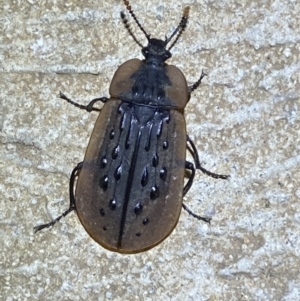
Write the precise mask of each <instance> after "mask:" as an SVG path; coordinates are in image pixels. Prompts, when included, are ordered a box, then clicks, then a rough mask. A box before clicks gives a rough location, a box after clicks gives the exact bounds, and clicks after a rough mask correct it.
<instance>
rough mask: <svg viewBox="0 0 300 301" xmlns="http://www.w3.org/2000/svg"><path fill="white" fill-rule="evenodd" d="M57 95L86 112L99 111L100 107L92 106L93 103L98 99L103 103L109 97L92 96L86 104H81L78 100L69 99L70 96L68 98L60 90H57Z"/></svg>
mask: <svg viewBox="0 0 300 301" xmlns="http://www.w3.org/2000/svg"><path fill="white" fill-rule="evenodd" d="M59 97H60V98H62V99H64V100H66V101H67V102H68V103H70V104H72V105H74V106H75V107H77V108H79V109H82V110H86V111H88V112H91V111H98V112H100V111H101V109H99V108H94V104H95V103H96V102H98V101H101V102H103V103H106V102H107V101H108V99H109V98H107V97H99V98H94V99H92V100H91V101H90V102H89V104H88V105H82V104H80V103H78V102H75V101H73V100H71V99H70V98H68V97H67V96H66V95H65V94H64V93H62V92H59Z"/></svg>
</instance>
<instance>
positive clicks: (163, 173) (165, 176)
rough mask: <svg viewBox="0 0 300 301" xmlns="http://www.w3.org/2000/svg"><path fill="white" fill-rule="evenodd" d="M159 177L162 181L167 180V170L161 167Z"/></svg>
mask: <svg viewBox="0 0 300 301" xmlns="http://www.w3.org/2000/svg"><path fill="white" fill-rule="evenodd" d="M159 177H160V178H161V179H162V180H163V181H164V180H165V179H166V178H167V168H166V167H163V168H162V169H161V170H160V171H159Z"/></svg>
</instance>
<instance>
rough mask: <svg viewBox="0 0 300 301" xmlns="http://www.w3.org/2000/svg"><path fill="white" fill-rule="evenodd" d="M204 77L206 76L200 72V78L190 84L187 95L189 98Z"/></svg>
mask: <svg viewBox="0 0 300 301" xmlns="http://www.w3.org/2000/svg"><path fill="white" fill-rule="evenodd" d="M204 76H207V74H206V73H204V72H203V70H202V72H201V75H200V78H199V79H198V80H197V81H196V82H195V83H194V84H192V85H191V86H189V95H190V96H191V94H192V92H193V91H194V90H196V89H197V88H198V87H199V86H200V84H201V81H202V79H203V77H204Z"/></svg>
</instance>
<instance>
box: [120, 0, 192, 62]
mask: <svg viewBox="0 0 300 301" xmlns="http://www.w3.org/2000/svg"><path fill="white" fill-rule="evenodd" d="M123 2H124V4H125V6H126V8H127V10H128V11H129V13H130V15H131V16H132V18H133V19H134V21H135V23H136V24H137V26H138V27H139V28H140V30H141V31H142V32H143V33H144V35H145V36H146V38H147V40H148V45H147V46H146V47H143V45H142V44H141V43H140V42H139V41H138V39H137V38H136V36H135V35H134V33H133V32H132V30H131V28H130V26H129V24H128V20H127V18H126V16H125V14H124V13H123V12H121V18H122V21H123V23H124V25H125V28H126V29H127V30H128V32H129V34H130V35H131V36H132V38H133V39H134V41H135V42H136V43H137V44H138V45H139V46H140V47H141V48H142V54H143V56H144V57H145V59H146V60H145V61H146V63H150V64H154V65H161V64H163V63H164V62H165V61H166V60H167V59H169V58H170V57H171V56H172V55H171V52H170V50H171V48H172V47H173V46H174V45H175V44H176V43H177V41H178V39H179V37H180V36H181V34H182V33H183V31H184V30H185V28H186V26H187V21H188V15H189V10H190V7H189V6H187V7H186V8H185V9H184V12H183V15H182V18H181V21H180V23H179V25H178V26H177V27H176V29H175V30H174V31H173V33H172V34H171V35H170V37H169V38H166V39H165V41H163V40H159V39H150V34H148V33H147V32H146V31H145V29H144V28H143V26H142V25H141V23H140V22H139V20H138V19H137V17H136V15H135V14H134V12H133V11H132V9H131V6H130V4H129V1H127V0H123ZM175 36H176V37H175ZM173 37H175V40H174V41H173V43H172V44H171V45H170V47H169V48H167V47H166V46H167V44H168V43H169V42H170V41H171V40H172V39H173Z"/></svg>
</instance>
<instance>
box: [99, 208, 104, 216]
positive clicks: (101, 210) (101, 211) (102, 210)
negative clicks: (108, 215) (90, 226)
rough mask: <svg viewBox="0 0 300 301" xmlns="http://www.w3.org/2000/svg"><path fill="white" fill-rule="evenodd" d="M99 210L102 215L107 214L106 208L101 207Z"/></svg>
mask: <svg viewBox="0 0 300 301" xmlns="http://www.w3.org/2000/svg"><path fill="white" fill-rule="evenodd" d="M99 212H100V215H101V216H105V210H104V209H103V208H101V209H100V210H99Z"/></svg>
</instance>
